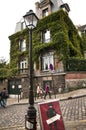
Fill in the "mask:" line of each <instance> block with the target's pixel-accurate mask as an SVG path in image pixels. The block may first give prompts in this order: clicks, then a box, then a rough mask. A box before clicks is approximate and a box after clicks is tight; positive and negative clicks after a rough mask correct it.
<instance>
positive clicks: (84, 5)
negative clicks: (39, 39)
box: [0, 0, 86, 61]
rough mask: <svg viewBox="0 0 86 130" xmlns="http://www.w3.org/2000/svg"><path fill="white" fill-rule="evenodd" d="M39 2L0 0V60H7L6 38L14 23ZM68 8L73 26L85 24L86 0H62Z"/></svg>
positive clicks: (34, 0)
mask: <svg viewBox="0 0 86 130" xmlns="http://www.w3.org/2000/svg"><path fill="white" fill-rule="evenodd" d="M37 1H39V0H1V1H0V59H1V58H2V57H4V58H5V59H6V60H7V61H8V60H9V53H10V41H9V39H8V37H9V36H10V35H12V34H13V33H14V31H15V27H16V23H17V22H19V21H20V19H21V18H22V16H23V15H24V14H25V13H26V12H27V11H29V10H30V9H33V11H34V12H35V2H37ZM63 2H64V3H68V4H69V7H70V10H71V11H70V12H69V17H70V18H71V20H72V21H73V23H74V24H75V25H84V24H86V18H85V13H86V0H63Z"/></svg>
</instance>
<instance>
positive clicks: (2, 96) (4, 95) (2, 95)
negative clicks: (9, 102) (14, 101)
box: [1, 92, 9, 99]
mask: <svg viewBox="0 0 86 130" xmlns="http://www.w3.org/2000/svg"><path fill="white" fill-rule="evenodd" d="M8 97H9V96H8V93H7V92H1V98H5V99H7V98H8Z"/></svg>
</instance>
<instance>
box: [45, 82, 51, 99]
mask: <svg viewBox="0 0 86 130" xmlns="http://www.w3.org/2000/svg"><path fill="white" fill-rule="evenodd" d="M47 94H49V98H51V93H50V87H49V84H48V83H47V84H46V86H45V95H44V99H46V96H47Z"/></svg>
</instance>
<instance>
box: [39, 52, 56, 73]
mask: <svg viewBox="0 0 86 130" xmlns="http://www.w3.org/2000/svg"><path fill="white" fill-rule="evenodd" d="M53 63H54V61H53V54H46V55H44V56H43V57H42V63H41V64H42V70H43V71H47V70H50V65H52V66H54V64H53Z"/></svg>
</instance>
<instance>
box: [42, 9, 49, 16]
mask: <svg viewBox="0 0 86 130" xmlns="http://www.w3.org/2000/svg"><path fill="white" fill-rule="evenodd" d="M42 15H43V17H46V16H48V8H46V9H44V10H43V11H42Z"/></svg>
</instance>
